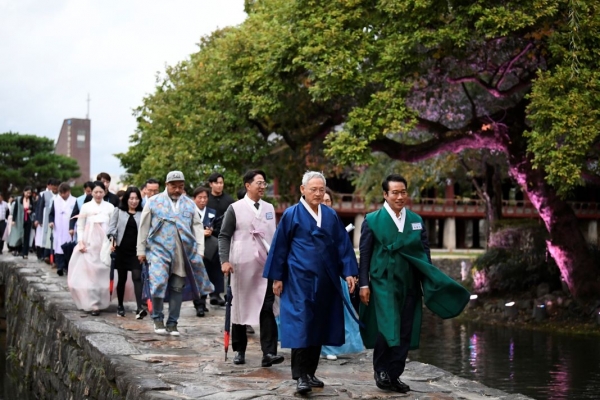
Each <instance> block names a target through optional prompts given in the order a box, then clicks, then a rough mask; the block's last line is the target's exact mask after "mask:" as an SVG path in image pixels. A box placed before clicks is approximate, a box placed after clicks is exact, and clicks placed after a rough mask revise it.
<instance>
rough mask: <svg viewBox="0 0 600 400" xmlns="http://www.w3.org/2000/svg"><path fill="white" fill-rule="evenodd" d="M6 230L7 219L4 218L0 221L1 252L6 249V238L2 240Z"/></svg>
mask: <svg viewBox="0 0 600 400" xmlns="http://www.w3.org/2000/svg"><path fill="white" fill-rule="evenodd" d="M5 230H6V220H5V219H3V220H2V221H0V254H2V251H3V250H4V240H2V236H3V235H4V231H5Z"/></svg>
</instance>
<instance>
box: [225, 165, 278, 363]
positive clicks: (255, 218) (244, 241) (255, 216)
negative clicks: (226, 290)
mask: <svg viewBox="0 0 600 400" xmlns="http://www.w3.org/2000/svg"><path fill="white" fill-rule="evenodd" d="M243 179H244V186H245V187H246V196H245V197H244V198H242V199H241V200H238V201H236V202H235V203H233V204H231V205H230V206H229V207H228V208H227V211H226V212H225V217H224V218H223V225H222V226H221V232H220V233H219V257H220V258H221V270H222V271H223V273H224V274H226V275H228V274H231V279H230V281H231V290H232V293H233V304H232V309H231V323H232V326H231V338H232V347H233V350H234V351H236V352H237V354H236V355H235V358H234V359H233V363H234V364H245V363H246V347H247V345H248V336H247V333H246V325H257V324H260V347H261V350H262V352H263V358H262V362H261V365H262V366H263V367H270V366H271V365H273V364H279V363H282V362H283V356H282V355H278V354H277V324H276V322H275V315H274V313H273V304H274V302H275V295H274V294H273V282H272V281H270V280H267V279H265V278H263V276H262V275H263V268H264V265H265V262H266V260H267V253H268V251H269V246H270V245H271V240H272V239H273V234H274V233H275V210H274V208H273V205H272V204H270V203H267V202H266V201H263V200H261V198H262V197H263V196H264V194H265V189H266V188H267V182H266V180H267V178H266V175H265V173H264V172H263V171H261V170H251V171H248V172H247V173H246V174H245V175H244V178H243Z"/></svg>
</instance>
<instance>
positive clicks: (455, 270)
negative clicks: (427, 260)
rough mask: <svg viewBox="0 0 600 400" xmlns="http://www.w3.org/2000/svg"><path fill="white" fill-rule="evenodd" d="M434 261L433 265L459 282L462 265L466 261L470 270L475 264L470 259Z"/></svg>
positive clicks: (438, 259)
mask: <svg viewBox="0 0 600 400" xmlns="http://www.w3.org/2000/svg"><path fill="white" fill-rule="evenodd" d="M432 261H433V265H435V266H436V267H438V268H439V269H440V270H441V271H442V272H444V273H445V274H446V275H448V276H450V277H451V278H452V279H454V280H456V281H458V282H460V281H461V263H462V262H463V261H464V262H465V263H466V266H467V267H468V268H469V270H470V269H471V265H472V264H473V260H472V259H470V258H464V259H462V258H434V259H433V260H432ZM469 274H470V272H469Z"/></svg>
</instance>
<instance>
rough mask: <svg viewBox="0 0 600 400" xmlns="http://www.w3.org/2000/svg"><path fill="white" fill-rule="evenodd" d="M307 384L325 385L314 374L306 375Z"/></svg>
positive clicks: (319, 386)
mask: <svg viewBox="0 0 600 400" xmlns="http://www.w3.org/2000/svg"><path fill="white" fill-rule="evenodd" d="M308 384H309V385H310V387H315V388H322V387H323V386H325V383H323V381H322V380H320V379H319V378H317V377H316V376H314V375H312V376H311V375H309V376H308Z"/></svg>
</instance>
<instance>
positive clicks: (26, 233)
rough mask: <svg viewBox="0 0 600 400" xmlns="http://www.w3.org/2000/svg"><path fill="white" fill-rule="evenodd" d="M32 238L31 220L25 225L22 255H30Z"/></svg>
mask: <svg viewBox="0 0 600 400" xmlns="http://www.w3.org/2000/svg"><path fill="white" fill-rule="evenodd" d="M30 238H31V220H29V221H26V222H24V223H23V247H22V248H21V255H23V256H26V255H28V254H29V239H30Z"/></svg>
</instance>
